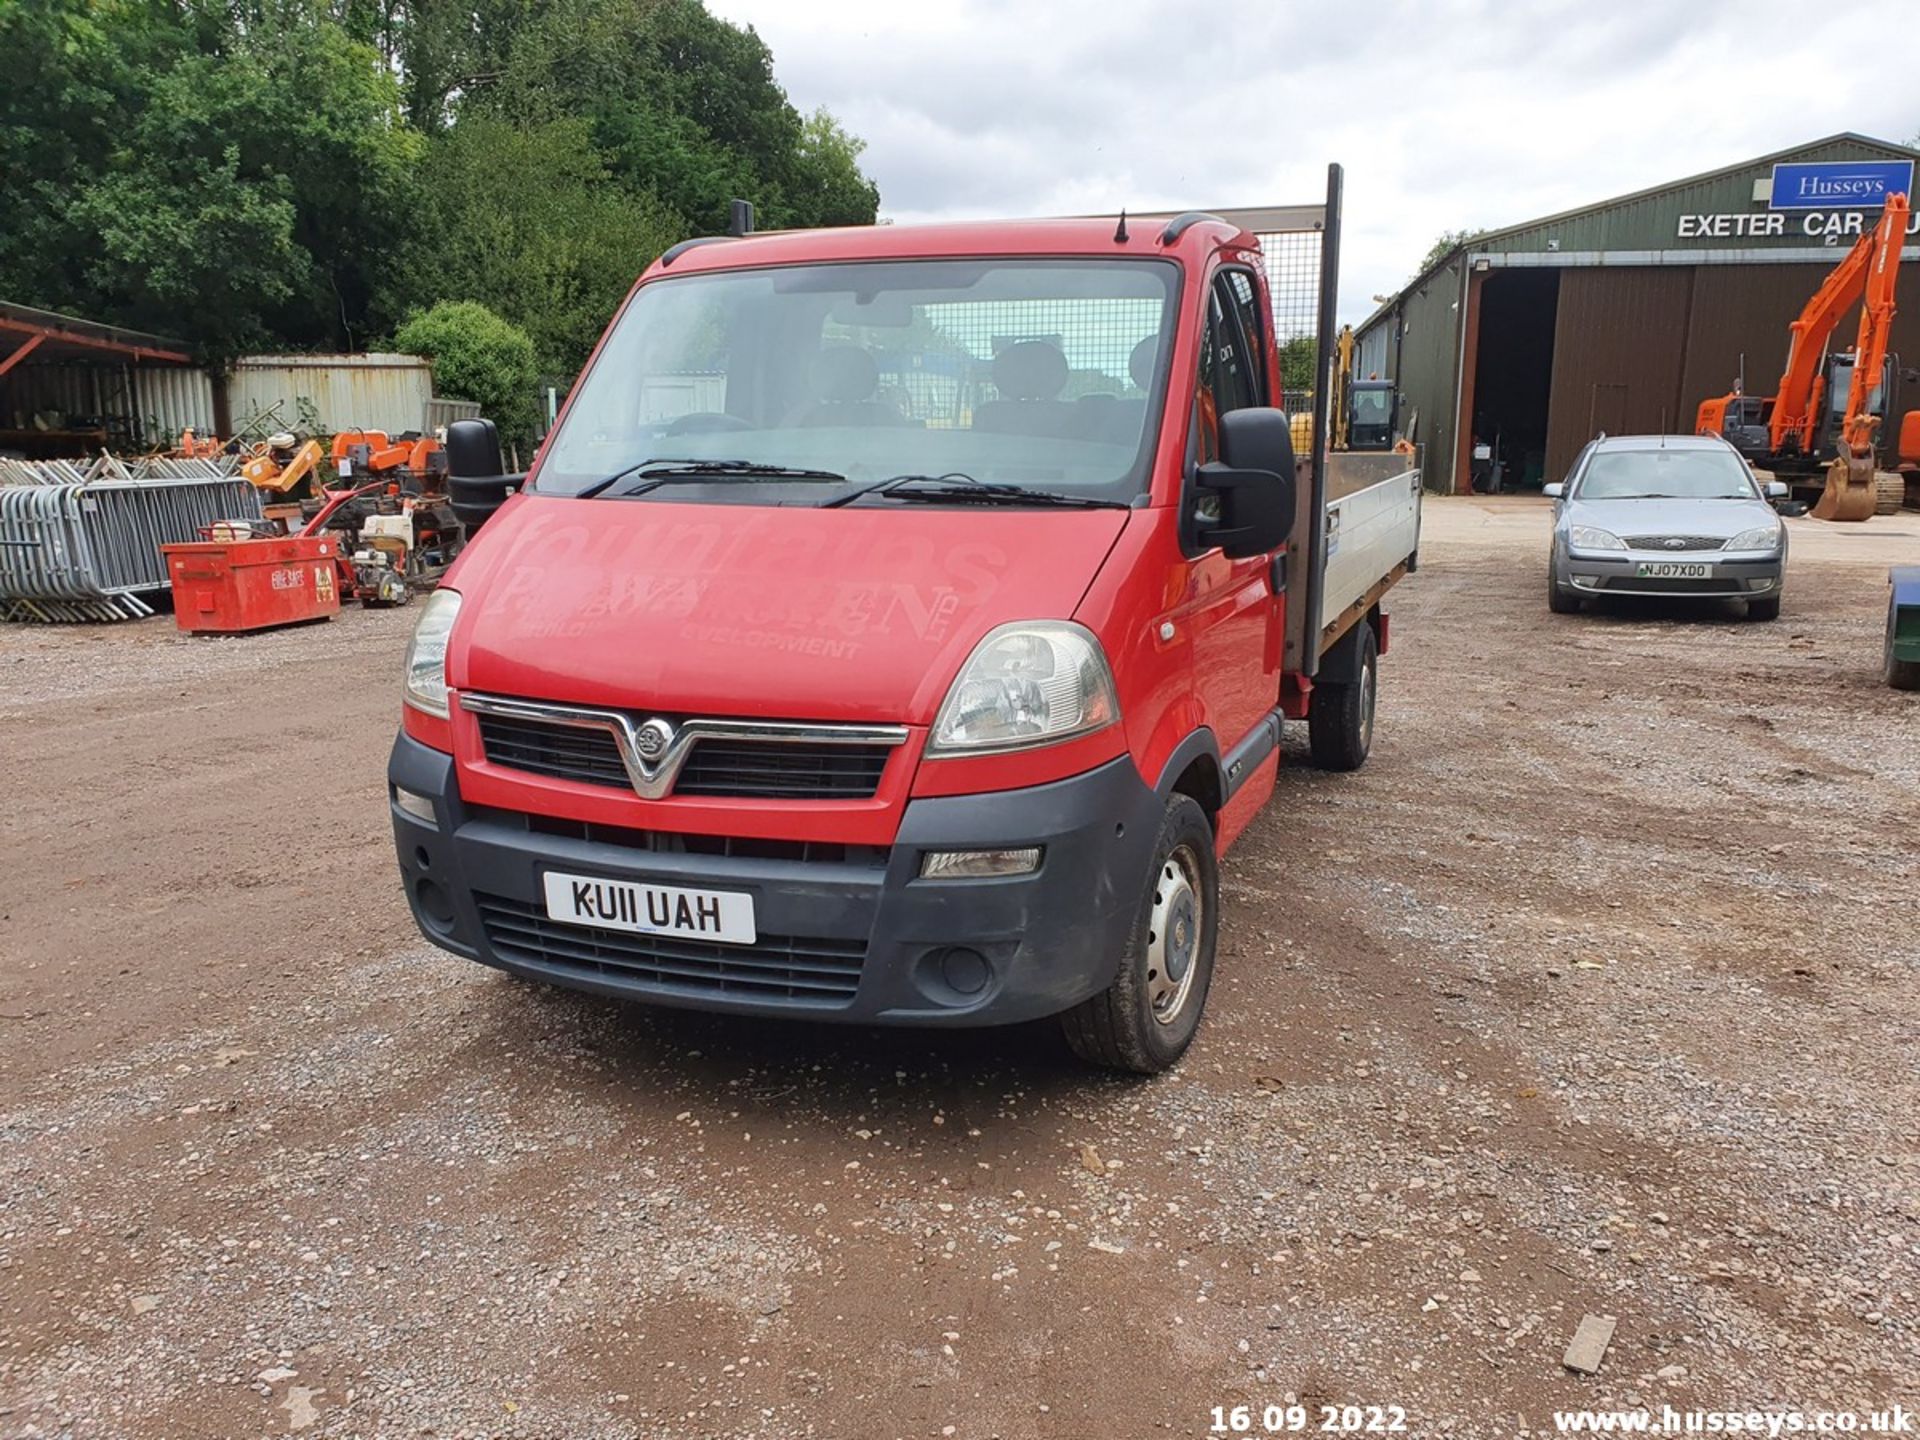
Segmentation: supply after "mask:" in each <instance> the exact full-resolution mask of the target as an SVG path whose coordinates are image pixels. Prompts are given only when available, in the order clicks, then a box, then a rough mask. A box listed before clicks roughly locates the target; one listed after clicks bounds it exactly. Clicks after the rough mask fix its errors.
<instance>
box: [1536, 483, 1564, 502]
mask: <svg viewBox="0 0 1920 1440" xmlns="http://www.w3.org/2000/svg"><path fill="white" fill-rule="evenodd" d="M1540 493H1541V494H1542V495H1544V496H1546V497H1547V499H1549V500H1558V499H1559V498H1560V497H1561V496H1563V495H1565V494H1566V493H1567V487H1566V486H1564V485H1562V484H1561V483H1560V482H1559V481H1558V480H1556V481H1554V482H1553V483H1552V484H1551V485H1542V486H1541V487H1540Z"/></svg>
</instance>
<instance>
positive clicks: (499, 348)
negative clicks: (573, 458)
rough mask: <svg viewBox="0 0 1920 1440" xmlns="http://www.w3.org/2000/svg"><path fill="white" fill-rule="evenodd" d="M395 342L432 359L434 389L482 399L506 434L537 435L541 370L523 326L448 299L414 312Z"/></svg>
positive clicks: (518, 436) (476, 306)
mask: <svg viewBox="0 0 1920 1440" xmlns="http://www.w3.org/2000/svg"><path fill="white" fill-rule="evenodd" d="M393 344H394V348H395V349H396V350H398V351H400V352H401V353H402V354H405V355H423V356H425V357H426V358H427V359H429V360H431V361H432V362H433V384H434V389H435V390H436V391H437V392H438V393H439V394H441V395H445V396H447V397H449V398H450V399H455V400H473V401H477V402H478V403H479V405H480V410H481V413H482V414H484V415H485V416H486V417H487V418H488V419H489V420H492V421H493V422H494V424H496V425H497V426H499V427H500V438H501V439H502V440H531V439H532V438H533V432H534V427H535V426H536V424H537V423H538V421H539V414H540V410H539V397H538V387H539V383H540V372H539V369H538V367H537V366H536V365H535V364H534V358H533V341H532V340H531V339H530V338H529V337H528V335H527V332H526V331H524V330H522V329H520V327H519V326H517V325H510V324H508V323H507V322H506V321H505V320H502V319H501V318H500V317H499V316H498V315H496V314H494V313H493V311H491V310H489V309H488V308H487V307H486V306H484V305H481V304H478V303H476V302H474V301H472V300H443V301H441V302H440V303H439V304H438V305H435V306H434V307H433V308H432V309H431V310H427V311H423V312H422V313H420V314H417V315H414V316H412V317H411V318H409V319H408V320H407V322H406V323H405V324H404V325H402V326H401V327H400V329H399V331H398V332H397V333H396V334H395V335H394V337H393Z"/></svg>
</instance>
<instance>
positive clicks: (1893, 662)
mask: <svg viewBox="0 0 1920 1440" xmlns="http://www.w3.org/2000/svg"><path fill="white" fill-rule="evenodd" d="M1896 613H1897V612H1896V610H1895V607H1894V604H1893V602H1892V601H1891V600H1889V601H1888V602H1887V658H1886V670H1885V674H1886V679H1887V684H1889V685H1891V686H1892V687H1893V688H1894V689H1896V690H1920V660H1901V659H1898V658H1896V657H1895V655H1894V653H1893V621H1894V616H1895V614H1896Z"/></svg>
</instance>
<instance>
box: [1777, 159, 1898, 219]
mask: <svg viewBox="0 0 1920 1440" xmlns="http://www.w3.org/2000/svg"><path fill="white" fill-rule="evenodd" d="M1912 193H1913V162H1912V161H1911V160H1821V161H1814V162H1793V163H1790V164H1782V165H1775V166H1774V167H1773V191H1772V198H1771V200H1770V201H1769V202H1768V203H1769V205H1770V206H1771V208H1773V209H1775V210H1846V209H1854V208H1858V209H1878V208H1879V207H1880V206H1881V205H1884V204H1885V203H1886V200H1887V196H1889V195H1894V194H1903V195H1911V194H1912Z"/></svg>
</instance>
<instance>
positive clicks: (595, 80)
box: [462, 0, 879, 234]
mask: <svg viewBox="0 0 1920 1440" xmlns="http://www.w3.org/2000/svg"><path fill="white" fill-rule="evenodd" d="M476 112H485V113H488V114H492V115H494V116H497V117H500V118H504V119H510V120H513V121H515V122H517V123H519V124H521V125H524V126H534V125H539V124H544V123H547V122H550V121H552V120H554V119H557V118H564V117H580V118H583V119H585V120H587V121H588V122H589V124H590V125H591V126H592V133H593V140H594V144H595V145H596V147H597V148H598V149H599V150H600V152H601V153H602V154H603V155H604V156H605V158H606V163H607V166H608V170H609V173H610V175H611V177H612V178H613V179H614V180H616V181H617V182H618V183H620V184H622V185H624V186H626V187H627V188H629V189H632V190H635V191H651V192H652V193H653V194H654V195H655V196H656V197H657V198H658V199H659V200H660V201H661V202H662V203H664V204H665V205H666V206H667V207H669V208H670V209H671V210H673V211H675V212H676V213H677V214H679V215H681V216H683V217H684V218H685V220H686V221H687V223H688V225H689V226H690V228H691V233H695V234H712V233H717V232H718V231H719V230H721V228H722V227H724V225H725V224H726V221H727V206H728V201H730V200H732V199H735V198H740V199H746V200H751V201H753V203H754V207H755V210H756V213H757V216H758V218H759V222H760V223H761V224H762V225H763V226H766V227H769V228H779V227H786V226H794V225H819V224H870V223H872V221H873V218H874V215H875V213H876V212H877V210H878V207H879V196H878V192H877V191H875V190H874V189H873V187H872V185H871V183H870V182H866V181H865V178H864V177H863V176H861V175H860V173H859V167H858V163H857V156H858V153H859V142H858V141H856V140H854V139H853V138H852V137H851V136H848V135H847V134H846V132H845V131H843V130H842V129H840V127H839V126H838V125H836V124H835V123H834V122H833V120H832V118H831V117H830V116H826V115H824V114H817V115H816V116H815V117H813V118H812V119H811V120H803V119H802V118H801V116H800V113H799V112H798V111H797V110H795V109H794V107H793V105H792V104H791V103H790V102H789V101H788V99H787V96H786V92H785V91H784V90H782V89H781V88H780V86H779V84H778V83H777V82H776V81H775V80H774V77H773V56H772V53H771V52H770V51H769V50H768V49H767V47H766V44H765V42H764V41H762V40H761V39H760V37H759V36H758V35H757V34H755V33H754V32H753V31H752V30H750V29H742V28H740V27H739V26H736V25H731V24H729V23H727V22H726V21H724V20H721V19H719V18H718V17H716V16H714V15H712V14H710V13H709V12H708V11H707V9H706V7H705V6H704V5H702V4H701V3H699V0H553V3H551V4H549V5H547V6H545V7H544V8H543V9H542V11H541V14H540V19H539V20H538V22H537V23H533V24H529V25H527V26H525V27H522V28H521V29H520V30H519V31H517V32H516V33H515V35H514V37H513V39H512V42H511V44H510V45H509V46H508V48H507V51H506V54H505V57H504V59H503V61H502V63H501V66H500V69H499V74H498V78H497V80H495V81H493V82H491V83H489V84H488V85H487V86H486V87H485V88H482V89H476V90H475V91H474V92H473V93H472V94H471V95H470V96H469V97H468V99H467V101H466V102H465V103H464V106H463V111H462V123H464V121H465V119H466V118H467V117H468V116H469V115H471V114H473V113H476Z"/></svg>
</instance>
